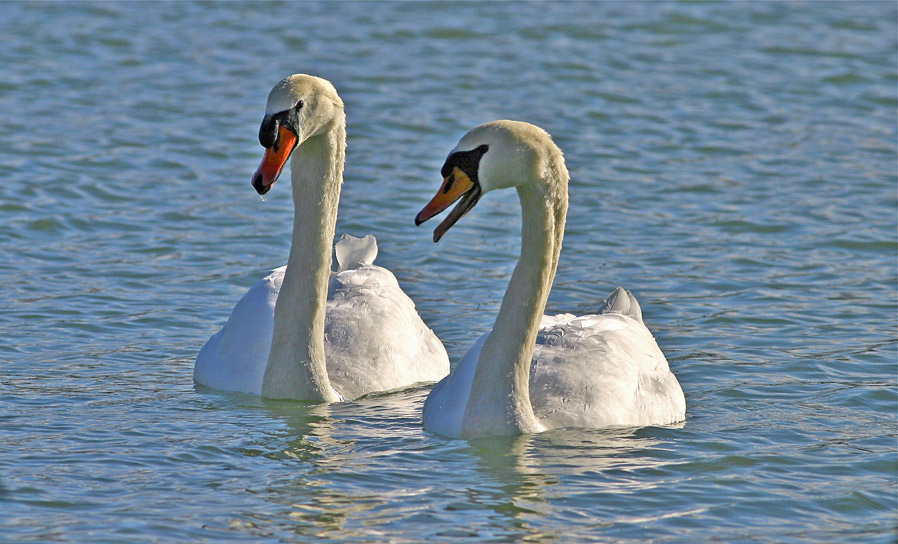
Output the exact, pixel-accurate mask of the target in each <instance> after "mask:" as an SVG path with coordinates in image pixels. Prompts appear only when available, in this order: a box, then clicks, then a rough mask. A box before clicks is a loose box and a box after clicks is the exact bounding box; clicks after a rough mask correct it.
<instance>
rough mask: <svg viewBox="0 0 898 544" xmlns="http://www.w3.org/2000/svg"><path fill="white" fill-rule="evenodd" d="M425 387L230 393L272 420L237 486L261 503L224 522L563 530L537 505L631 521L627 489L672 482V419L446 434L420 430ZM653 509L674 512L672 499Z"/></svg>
mask: <svg viewBox="0 0 898 544" xmlns="http://www.w3.org/2000/svg"><path fill="white" fill-rule="evenodd" d="M428 389H429V388H426V387H425V388H417V389H410V390H405V391H400V392H395V393H392V394H379V395H375V396H370V397H366V398H363V399H360V400H357V401H355V402H351V403H337V404H329V405H326V404H306V403H299V402H283V401H264V400H260V399H255V398H248V397H246V396H238V397H239V398H240V402H241V404H244V406H243V407H244V408H247V409H249V411H250V412H251V413H252V415H253V416H261V417H262V418H263V419H264V420H265V422H264V423H263V424H262V425H261V426H262V427H264V428H267V429H273V428H274V429H277V430H276V431H269V433H268V434H267V435H266V437H265V438H264V439H263V440H262V441H261V442H258V443H257V444H256V446H257V447H254V448H249V449H246V450H244V453H245V454H246V455H250V456H253V457H260V458H263V459H267V460H269V461H270V463H269V464H268V465H266V469H267V472H265V473H264V476H263V477H260V479H259V481H257V482H256V485H255V486H254V487H250V488H249V489H247V492H250V493H253V494H254V495H257V496H259V497H261V498H263V499H264V500H265V501H266V502H267V503H268V505H269V506H270V508H266V509H262V510H260V509H255V510H253V511H244V512H237V513H235V514H234V516H233V517H232V518H231V521H230V524H229V525H230V527H231V529H232V530H234V531H239V532H243V533H246V532H251V533H253V534H256V535H257V536H264V535H271V534H273V533H278V534H283V533H290V534H296V535H298V536H301V537H303V538H305V539H323V540H328V539H331V540H346V539H352V538H355V537H360V538H361V537H364V538H369V539H370V538H375V539H390V535H395V534H416V535H430V536H431V537H433V538H474V539H499V540H509V541H525V540H526V541H530V542H543V541H554V540H557V539H558V538H561V537H566V536H571V535H569V534H567V533H564V532H563V531H562V530H561V529H560V528H559V526H557V525H556V526H553V527H547V526H546V525H545V524H543V523H542V522H541V520H544V519H546V516H551V517H553V518H555V519H560V520H564V519H567V520H568V521H570V522H578V523H582V522H583V520H584V519H585V518H583V516H587V518H588V519H589V524H590V526H592V527H594V528H595V527H597V526H613V525H617V524H620V525H623V526H630V527H634V526H637V525H638V524H639V523H640V520H644V516H642V512H641V511H640V510H639V509H638V508H628V507H626V506H625V505H626V503H627V501H628V500H630V499H629V497H632V496H633V495H634V494H635V493H637V492H639V493H652V494H654V495H657V496H659V497H663V496H664V495H665V494H667V493H670V490H669V489H666V488H665V486H668V487H669V486H670V485H672V484H671V481H670V480H669V479H667V478H664V477H663V475H664V474H665V473H672V472H673V471H674V470H675V469H674V468H673V466H671V467H668V465H672V464H675V463H678V462H681V459H679V458H678V457H677V456H676V455H674V454H673V453H672V452H671V451H670V450H669V449H668V447H667V443H668V440H669V439H668V437H671V439H673V438H675V437H676V433H677V431H676V430H674V429H663V428H643V429H631V428H622V429H605V430H581V429H567V430H565V429H559V430H553V431H550V432H546V433H543V434H540V435H525V436H517V437H503V438H487V439H479V440H472V441H464V440H446V439H443V438H441V437H437V436H433V435H429V434H427V433H424V432H422V431H421V428H420V425H421V424H420V420H421V408H422V406H423V402H424V398H425V397H426V395H427V392H428ZM272 421H274V422H276V424H275V425H271V422H272ZM647 473H652V474H654V475H655V477H652V478H647V477H645V476H646V474H647ZM659 475H661V476H659ZM655 488H657V489H655ZM596 504H605V505H607V508H597V507H596ZM653 511H654V512H655V513H657V514H659V515H663V516H666V517H674V516H679V515H682V514H683V512H680V511H679V510H678V509H677V508H675V507H673V506H671V507H670V508H664V507H658V506H657V505H655V506H654V507H653ZM587 512H589V513H588V514H587ZM622 512H626V513H627V515H626V516H624V515H622ZM459 516H461V517H462V518H463V519H464V520H465V522H464V523H463V524H459V523H458V519H459ZM562 526H563V525H562ZM375 527H376V529H375ZM581 528H582V527H581Z"/></svg>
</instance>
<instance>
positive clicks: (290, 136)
mask: <svg viewBox="0 0 898 544" xmlns="http://www.w3.org/2000/svg"><path fill="white" fill-rule="evenodd" d="M342 113H343V101H342V100H341V99H340V96H339V95H338V94H337V90H336V89H335V88H334V86H333V85H332V84H331V82H330V81H328V80H326V79H322V78H320V77H315V76H309V75H306V74H294V75H292V76H290V77H286V78H284V79H283V80H281V81H280V82H279V83H278V84H277V85H275V86H274V88H273V89H271V92H270V93H268V104H267V105H266V106H265V117H264V118H263V119H262V125H261V127H260V128H259V143H260V144H262V147H264V148H265V155H264V156H263V158H262V164H260V165H259V168H258V169H257V170H256V173H255V174H254V175H253V180H252V184H253V188H255V189H256V192H258V193H259V194H260V195H264V194H265V193H267V192H268V191H269V190H270V189H271V186H272V185H274V182H275V181H277V179H278V177H279V176H280V175H281V171H282V170H283V169H284V165H285V164H287V160H288V159H289V158H290V155H292V154H293V151H294V150H295V149H296V148H297V147H299V146H301V145H302V144H303V142H305V141H306V140H307V139H309V138H311V137H313V136H317V135H319V134H324V133H325V132H327V131H328V130H330V129H331V128H332V125H333V123H335V122H339V120H340V119H341V118H342Z"/></svg>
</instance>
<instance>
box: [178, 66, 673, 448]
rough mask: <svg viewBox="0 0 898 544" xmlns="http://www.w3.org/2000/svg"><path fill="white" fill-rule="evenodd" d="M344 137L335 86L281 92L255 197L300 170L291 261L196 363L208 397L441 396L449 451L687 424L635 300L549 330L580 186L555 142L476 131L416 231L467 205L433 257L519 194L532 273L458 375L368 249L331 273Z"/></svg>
mask: <svg viewBox="0 0 898 544" xmlns="http://www.w3.org/2000/svg"><path fill="white" fill-rule="evenodd" d="M345 134H346V124H345V115H344V113H343V103H342V101H341V100H340V98H339V96H338V95H337V92H336V90H335V89H334V88H333V86H332V85H331V84H330V83H329V82H327V81H326V80H323V79H320V78H316V77H312V76H307V75H294V76H290V77H288V78H286V79H285V80H283V81H281V82H280V83H278V85H276V86H275V88H274V89H272V91H271V93H270V95H269V97H268V105H267V108H266V114H265V118H264V120H263V122H262V127H261V129H260V132H259V140H260V142H261V143H262V145H263V146H264V147H265V148H266V151H265V156H264V158H263V160H262V164H261V165H260V167H259V170H258V171H257V172H256V174H255V175H254V176H253V186H254V187H255V188H256V190H257V191H258V192H259V193H260V194H264V193H265V192H267V191H268V190H269V189H270V188H271V185H272V184H273V183H274V182H275V180H276V179H277V177H278V176H279V175H280V172H281V170H282V169H283V167H284V165H285V164H286V162H287V160H288V159H290V157H291V156H292V167H291V169H292V182H293V200H294V203H295V206H296V215H295V220H294V227H293V245H292V246H291V249H290V257H289V260H288V264H287V266H286V267H285V268H279V269H277V270H274V271H273V272H271V274H269V275H268V276H267V277H265V278H263V279H262V280H261V281H260V282H259V283H258V284H256V285H255V286H254V287H253V288H251V289H250V290H249V292H248V293H247V294H246V295H245V296H244V297H243V298H242V299H241V300H240V302H238V304H237V306H236V307H235V308H234V311H233V313H232V314H231V317H230V318H229V319H228V322H227V324H226V325H225V326H224V328H223V329H222V330H221V331H219V332H218V333H216V334H215V335H214V336H212V338H210V339H209V341H208V342H207V343H206V345H205V346H204V347H203V349H202V350H201V351H200V353H199V355H198V356H197V361H196V366H195V370H194V377H195V380H196V381H197V382H198V383H201V384H203V385H206V386H210V387H213V388H217V389H225V390H233V391H242V392H248V393H255V394H260V395H262V396H264V397H270V398H289V399H298V400H312V401H326V402H327V401H339V400H344V399H345V400H349V399H354V398H358V397H360V396H362V395H365V394H367V393H370V392H373V391H384V390H389V389H395V388H398V387H402V386H406V385H410V384H413V383H416V382H422V381H436V380H440V381H439V383H437V385H436V386H434V388H433V390H432V391H431V393H430V395H429V396H428V397H427V400H426V401H425V404H424V415H423V421H424V428H425V429H426V430H428V431H431V432H434V433H436V434H440V435H443V436H447V437H453V438H475V437H482V436H497V435H511V434H519V433H535V432H540V431H543V430H546V429H552V428H558V427H603V426H610V425H633V426H643V425H660V424H669V423H674V422H677V421H681V420H682V419H684V417H685V408H686V404H685V399H684V397H683V392H682V389H681V388H680V385H679V383H678V382H677V379H676V377H675V376H674V375H673V374H672V373H671V372H670V369H669V367H668V364H667V360H666V359H665V357H664V354H663V353H661V350H660V349H659V348H658V345H657V344H656V343H655V340H654V338H653V337H652V335H651V333H650V332H649V331H648V329H647V328H646V327H645V325H644V324H643V322H642V312H641V310H640V307H639V303H638V302H637V301H636V299H635V298H634V297H633V295H632V294H631V293H629V292H627V291H624V290H623V289H621V288H617V289H616V290H615V291H614V292H613V293H612V294H611V296H610V297H609V298H608V300H607V301H606V302H605V304H604V306H603V307H602V308H601V309H600V310H599V312H598V314H596V315H587V316H580V317H576V316H573V315H569V314H563V315H557V316H554V317H549V316H544V315H543V310H544V309H545V305H546V300H547V298H548V295H549V290H550V289H551V285H552V280H553V278H554V276H555V270H556V268H557V265H558V257H559V254H560V251H561V241H562V238H563V235H564V224H565V217H566V214H567V206H568V196H567V186H568V180H569V175H568V172H567V168H566V166H565V163H564V157H563V155H562V153H561V150H560V149H559V148H558V147H557V146H556V145H555V143H554V142H553V141H552V138H551V137H550V136H549V134H548V133H546V132H545V131H544V130H542V129H540V128H538V127H535V126H533V125H530V124H527V123H521V122H516V121H494V122H492V123H487V124H485V125H481V126H479V127H476V128H474V129H473V130H471V131H470V132H468V133H467V134H466V135H465V136H464V137H463V138H462V139H461V140H460V141H459V143H458V145H457V146H456V147H455V149H454V150H453V151H452V152H451V153H450V155H449V157H448V158H447V159H446V162H445V164H444V165H443V168H442V176H443V178H444V179H443V184H442V187H441V188H440V190H439V191H438V192H437V194H436V196H435V197H434V198H433V199H432V200H431V201H430V203H428V204H427V206H425V207H424V209H422V210H421V212H420V213H419V214H418V216H417V217H416V218H415V223H416V224H418V225H420V224H421V223H422V222H424V221H426V220H428V219H430V218H432V217H434V216H436V215H437V214H439V213H441V212H442V211H444V210H445V209H447V208H448V207H449V206H451V205H452V204H453V203H455V202H458V204H457V205H456V206H455V208H453V210H452V211H451V212H450V213H449V214H448V216H447V217H446V219H445V220H444V221H443V222H442V223H440V224H439V226H437V227H436V229H435V231H434V242H436V241H439V239H440V238H441V237H442V236H443V235H444V234H445V233H446V232H447V231H448V230H449V228H451V227H452V225H454V224H455V223H456V222H457V221H458V220H459V219H460V218H461V217H462V216H463V215H465V214H466V213H467V212H468V211H470V210H471V208H473V207H474V206H475V205H476V204H477V202H478V200H479V199H480V198H481V196H482V195H483V194H485V193H487V192H489V191H492V190H496V189H504V188H515V189H516V190H517V192H518V196H519V199H520V202H521V208H522V244H521V257H520V260H519V261H518V264H517V266H516V267H515V270H514V273H513V274H512V278H511V282H510V283H509V286H508V289H507V291H506V293H505V297H504V298H503V300H502V306H501V309H500V311H499V315H498V317H497V318H496V322H495V324H494V325H493V328H492V330H491V331H490V332H488V333H486V334H484V335H483V336H482V337H481V338H480V339H479V340H477V342H475V344H474V345H473V346H472V347H471V349H469V350H468V352H467V353H466V354H465V356H464V358H463V359H462V360H461V362H460V363H459V364H458V366H457V367H456V368H455V370H454V371H453V372H452V373H451V374H450V373H449V362H448V356H447V354H446V351H445V349H444V348H443V346H442V344H441V343H440V342H439V340H438V339H437V338H436V336H435V335H434V334H433V332H432V331H431V330H430V329H429V328H427V326H426V325H424V323H423V322H422V321H421V319H420V317H419V316H418V315H417V313H416V311H415V309H414V304H413V303H412V302H411V300H410V299H409V298H408V297H407V296H406V295H405V293H403V292H402V290H401V289H400V288H399V285H398V283H397V282H396V278H395V277H394V276H393V275H392V274H391V273H390V272H389V271H387V270H385V269H383V268H380V267H378V266H375V265H373V264H372V262H373V260H374V257H375V256H376V254H377V246H376V242H375V241H374V238H373V237H371V236H367V237H365V238H364V239H361V240H360V239H356V238H351V237H345V236H344V237H343V238H342V239H341V240H340V241H339V242H338V243H337V244H336V248H335V253H336V256H337V263H338V266H337V270H336V271H331V252H330V243H331V241H332V240H333V236H334V228H335V223H336V211H337V202H338V199H339V195H340V185H341V183H342V175H343V164H344V158H345ZM447 374H448V375H447ZM441 378H442V379H441Z"/></svg>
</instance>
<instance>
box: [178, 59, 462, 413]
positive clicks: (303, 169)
mask: <svg viewBox="0 0 898 544" xmlns="http://www.w3.org/2000/svg"><path fill="white" fill-rule="evenodd" d="M259 141H260V142H261V144H262V146H263V147H265V153H264V157H263V159H262V163H261V165H260V166H259V169H258V170H257V171H256V173H255V174H254V175H253V178H252V185H253V187H254V188H255V189H256V191H257V192H258V193H259V194H260V195H262V194H265V193H267V192H268V191H269V190H270V189H271V186H272V185H273V184H274V182H275V181H276V180H277V178H278V176H279V175H280V173H281V170H282V169H283V167H284V165H285V164H286V163H287V160H288V159H290V158H291V157H292V161H291V171H292V186H293V202H294V207H295V215H294V223H293V239H292V245H291V247H290V256H289V259H288V261H287V266H284V267H281V268H277V269H275V270H273V271H271V273H269V274H268V275H267V276H265V277H264V278H262V279H261V280H260V281H259V282H258V283H257V284H256V285H254V286H253V287H252V288H250V290H249V291H248V292H247V293H246V294H245V295H244V296H243V298H241V299H240V301H239V302H238V303H237V305H236V306H235V308H234V310H233V312H232V313H231V316H230V318H229V319H228V321H227V323H226V324H225V325H224V327H223V328H222V329H221V330H220V331H219V332H217V333H216V334H214V335H213V336H212V337H211V338H210V339H209V340H208V341H207V342H206V344H205V345H204V346H203V348H202V349H201V350H200V352H199V354H198V355H197V358H196V364H195V366H194V380H195V381H196V382H197V383H199V384H202V385H204V386H207V387H211V388H214V389H223V390H228V391H239V392H244V393H253V394H257V395H261V396H263V397H267V398H274V399H296V400H307V401H320V402H337V401H341V400H351V399H355V398H358V397H361V396H363V395H365V394H368V393H371V392H375V391H387V390H390V389H396V388H399V387H404V386H408V385H410V384H414V383H417V382H435V381H437V380H439V379H440V378H442V377H443V376H445V375H446V374H448V372H449V356H448V355H447V353H446V349H445V348H444V347H443V344H442V343H441V342H440V341H439V339H438V338H437V337H436V335H435V334H434V333H433V331H431V330H430V329H429V328H428V327H427V326H426V325H425V324H424V322H423V321H422V320H421V318H420V317H419V316H418V313H417V311H416V310H415V305H414V303H413V302H412V301H411V299H410V298H409V297H408V296H407V295H406V294H405V293H404V292H403V291H402V289H401V288H400V287H399V283H398V282H397V281H396V277H395V276H394V275H393V274H392V273H391V272H390V271H389V270H387V269H385V268H381V267H379V266H376V265H374V264H372V263H373V261H374V259H375V257H376V256H377V242H376V240H375V239H374V237H373V236H370V235H368V236H365V237H364V238H354V237H350V236H345V235H344V236H343V237H342V238H341V239H340V241H339V242H337V244H336V247H335V254H336V257H337V268H336V270H334V271H332V270H331V266H332V262H331V247H330V245H331V243H332V241H333V239H334V229H335V225H336V220H337V204H338V201H339V199H340V186H341V184H342V182H343V165H344V159H345V149H346V116H345V114H344V111H343V101H342V100H341V99H340V97H339V95H338V94H337V91H336V89H334V86H333V85H332V84H331V83H330V82H329V81H327V80H325V79H321V78H318V77H314V76H309V75H304V74H296V75H292V76H290V77H288V78H286V79H284V80H282V81H281V82H279V83H278V84H277V85H275V87H274V88H273V89H272V90H271V93H270V94H269V96H268V104H267V107H266V109H265V117H264V119H263V121H262V126H261V128H260V129H259Z"/></svg>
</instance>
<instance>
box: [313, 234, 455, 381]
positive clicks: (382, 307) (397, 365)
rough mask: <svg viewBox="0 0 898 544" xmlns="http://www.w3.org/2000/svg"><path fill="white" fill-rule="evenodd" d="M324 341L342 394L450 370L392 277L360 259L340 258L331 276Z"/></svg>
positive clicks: (329, 366) (444, 355) (423, 378)
mask: <svg viewBox="0 0 898 544" xmlns="http://www.w3.org/2000/svg"><path fill="white" fill-rule="evenodd" d="M366 238H371V240H372V241H373V240H374V237H373V236H368V237H366ZM356 240H358V239H356ZM369 254H370V253H369ZM324 341H325V350H326V353H327V373H328V376H329V377H330V379H331V383H332V384H333V386H334V389H336V390H337V391H338V392H339V393H340V394H342V395H343V396H344V397H346V398H357V397H359V396H362V395H364V394H367V393H370V392H373V391H387V390H390V389H396V388H397V387H403V386H407V385H411V384H414V383H418V382H434V381H437V380H439V379H440V378H442V377H443V376H445V375H446V374H447V373H448V372H449V356H448V354H447V353H446V349H445V348H444V347H443V344H442V342H440V340H439V339H438V338H437V336H436V335H435V334H434V333H433V331H432V330H430V328H428V327H427V325H425V324H424V321H422V320H421V317H420V316H419V315H418V312H417V310H416V309H415V304H414V302H412V300H411V299H410V298H409V297H408V295H406V294H405V292H404V291H403V290H402V289H401V288H400V286H399V282H398V281H397V280H396V276H394V275H393V273H392V272H390V271H389V270H387V269H386V268H382V267H379V266H376V265H374V264H370V262H366V261H365V260H363V259H349V260H344V261H342V262H341V263H340V268H339V271H338V272H337V273H336V274H334V276H333V277H332V278H331V283H330V289H329V293H328V299H327V313H326V317H325V325H324Z"/></svg>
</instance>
